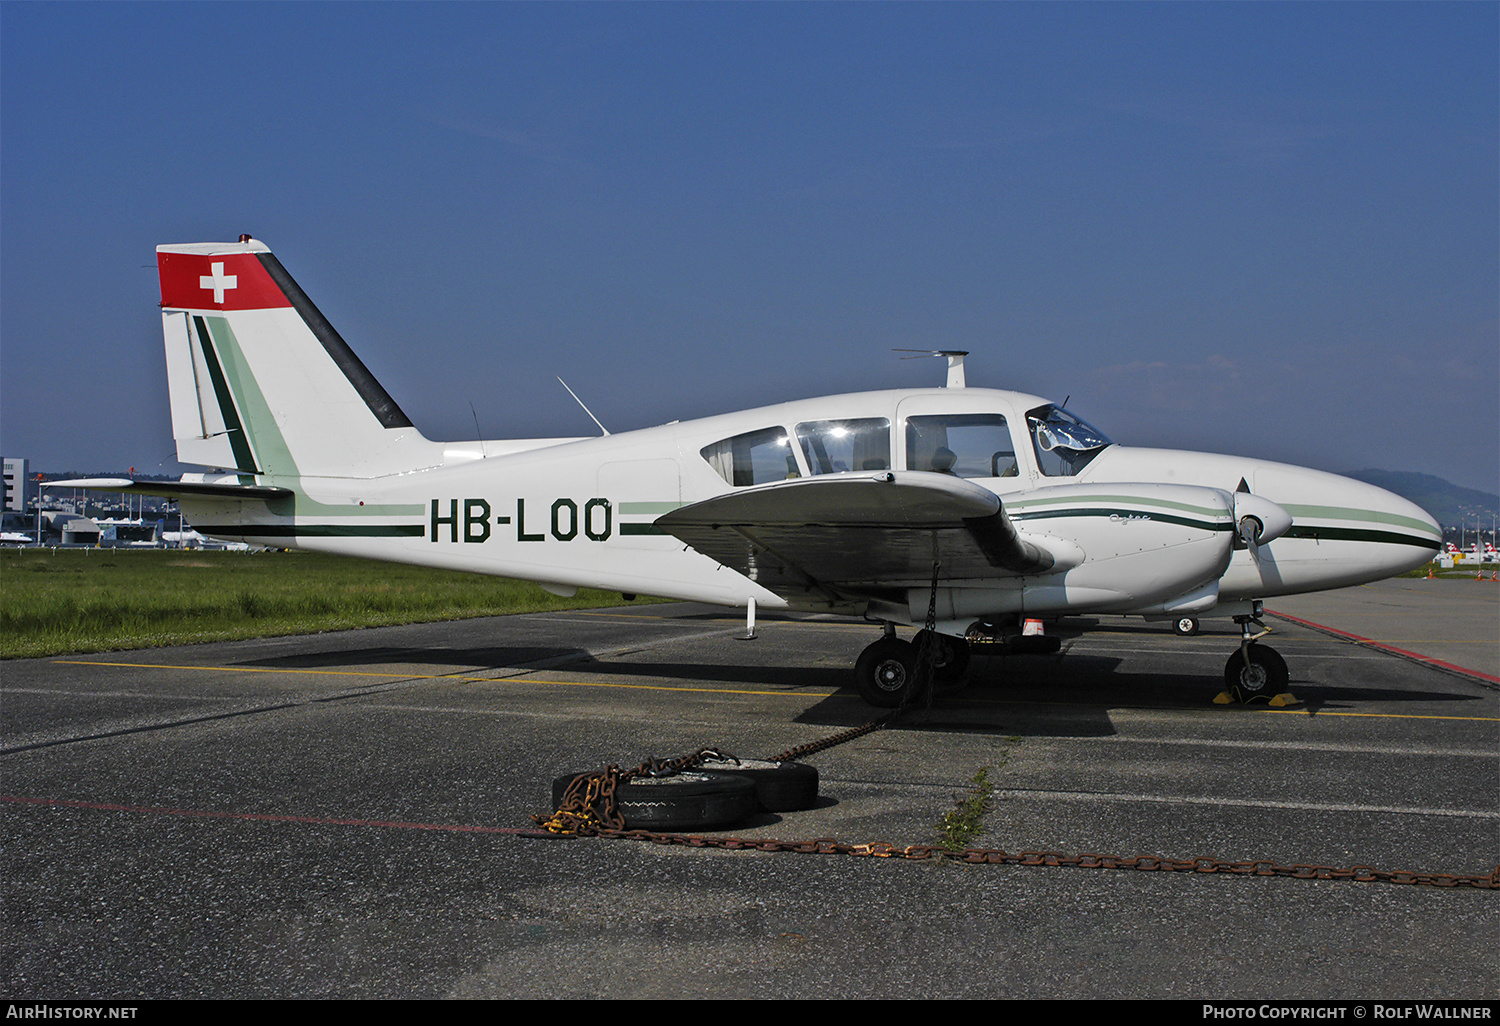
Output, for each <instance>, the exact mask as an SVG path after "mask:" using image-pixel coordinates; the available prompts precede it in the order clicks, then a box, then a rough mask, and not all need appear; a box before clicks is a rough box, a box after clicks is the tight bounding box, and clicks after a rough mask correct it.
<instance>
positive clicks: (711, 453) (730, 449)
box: [699, 427, 802, 488]
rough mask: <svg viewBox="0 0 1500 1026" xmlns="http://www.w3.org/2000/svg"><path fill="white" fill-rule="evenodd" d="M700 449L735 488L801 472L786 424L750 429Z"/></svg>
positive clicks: (798, 474) (780, 478)
mask: <svg viewBox="0 0 1500 1026" xmlns="http://www.w3.org/2000/svg"><path fill="white" fill-rule="evenodd" d="M699 451H700V452H701V453H702V454H703V458H704V459H705V460H707V461H708V465H709V466H711V467H713V468H714V470H715V471H717V472H718V475H719V476H720V477H722V478H723V479H724V480H726V481H728V482H729V483H730V484H732V485H734V486H735V487H736V488H742V487H744V486H746V485H758V484H769V483H770V482H772V481H785V480H787V479H788V478H793V477H801V476H802V473H801V471H799V470H798V469H797V457H796V456H795V455H794V454H793V453H792V440H791V438H789V437H788V436H787V433H786V429H785V428H780V427H772V428H763V429H762V430H760V431H749V432H746V433H745V434H743V435H735V436H734V437H733V438H726V439H724V440H723V441H720V442H714V443H713V444H712V445H705V446H704V447H703V448H702V449H701V450H699Z"/></svg>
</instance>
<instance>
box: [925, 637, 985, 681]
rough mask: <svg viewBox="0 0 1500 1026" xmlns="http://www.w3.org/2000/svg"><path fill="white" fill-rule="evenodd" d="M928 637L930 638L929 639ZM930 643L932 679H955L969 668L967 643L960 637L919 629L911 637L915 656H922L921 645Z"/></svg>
mask: <svg viewBox="0 0 1500 1026" xmlns="http://www.w3.org/2000/svg"><path fill="white" fill-rule="evenodd" d="M929 639H930V640H929ZM928 644H930V645H932V646H934V647H933V651H932V676H933V679H934V680H940V681H955V680H958V679H960V678H961V677H963V675H964V673H965V672H967V671H968V669H969V657H970V655H971V653H970V652H969V643H968V642H967V641H965V640H964V639H962V638H954V637H950V636H948V635H947V634H939V633H938V632H937V631H929V630H920V631H918V632H917V636H916V637H915V638H913V639H912V646H913V648H915V649H916V652H917V658H918V659H920V658H921V657H922V646H923V645H928Z"/></svg>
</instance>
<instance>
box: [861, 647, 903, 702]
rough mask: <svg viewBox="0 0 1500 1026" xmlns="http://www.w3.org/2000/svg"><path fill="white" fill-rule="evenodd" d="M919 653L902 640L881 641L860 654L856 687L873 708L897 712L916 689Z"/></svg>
mask: <svg viewBox="0 0 1500 1026" xmlns="http://www.w3.org/2000/svg"><path fill="white" fill-rule="evenodd" d="M916 677H917V650H916V649H915V648H913V647H912V644H911V643H910V642H908V641H902V640H901V639H900V638H881V639H880V640H879V641H877V642H875V643H874V644H873V645H870V646H868V647H867V648H866V649H865V650H864V651H863V652H861V653H860V654H859V659H858V661H857V662H855V664H854V686H855V687H857V688H858V689H859V695H860V697H861V698H863V699H864V700H865V701H866V702H869V703H870V704H871V705H874V706H879V707H880V708H882V709H894V708H896V707H897V706H898V705H900V704H901V703H902V702H904V701H907V700H908V698H909V697H910V696H911V695H912V691H913V689H914V688H915V686H916Z"/></svg>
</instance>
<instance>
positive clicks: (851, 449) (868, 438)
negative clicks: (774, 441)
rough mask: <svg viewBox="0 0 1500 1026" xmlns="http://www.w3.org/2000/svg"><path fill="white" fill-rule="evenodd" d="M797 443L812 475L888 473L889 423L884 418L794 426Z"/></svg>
mask: <svg viewBox="0 0 1500 1026" xmlns="http://www.w3.org/2000/svg"><path fill="white" fill-rule="evenodd" d="M797 441H798V442H800V443H801V444H802V455H804V456H806V457H807V466H808V468H809V469H811V470H812V472H813V473H814V474H840V473H843V472H844V471H846V470H890V469H891V422H890V421H888V420H886V419H885V418H884V417H867V418H862V419H859V420H816V421H811V422H809V423H805V424H798V425H797Z"/></svg>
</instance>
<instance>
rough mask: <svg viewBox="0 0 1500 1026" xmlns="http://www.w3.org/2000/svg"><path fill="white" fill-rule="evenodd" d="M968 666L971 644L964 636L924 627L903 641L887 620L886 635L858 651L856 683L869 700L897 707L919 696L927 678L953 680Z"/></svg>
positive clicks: (884, 707)
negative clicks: (909, 639)
mask: <svg viewBox="0 0 1500 1026" xmlns="http://www.w3.org/2000/svg"><path fill="white" fill-rule="evenodd" d="M968 668H969V644H968V642H966V641H964V640H963V639H962V638H953V637H949V636H948V635H946V634H939V633H937V632H936V631H931V630H921V631H918V632H917V635H916V637H914V638H913V639H912V640H911V641H902V640H901V639H900V638H898V637H896V628H895V626H894V625H892V624H886V625H885V636H884V637H882V638H881V639H880V640H879V641H877V642H875V643H874V644H872V645H870V646H869V647H867V648H866V649H865V650H864V651H863V652H861V653H860V654H859V660H858V661H857V662H856V663H855V664H854V683H855V686H856V687H857V688H858V689H859V696H860V697H861V698H863V699H864V700H865V701H866V702H869V703H870V704H871V705H874V706H878V707H880V708H882V709H895V708H897V707H898V706H901V705H905V704H907V703H909V702H911V701H912V700H913V699H915V698H917V697H919V695H920V693H921V690H923V689H925V687H926V685H927V682H929V681H930V682H932V683H938V684H942V683H951V682H953V681H956V680H958V679H959V678H961V677H962V676H963V675H964V671H965V670H967V669H968Z"/></svg>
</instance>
